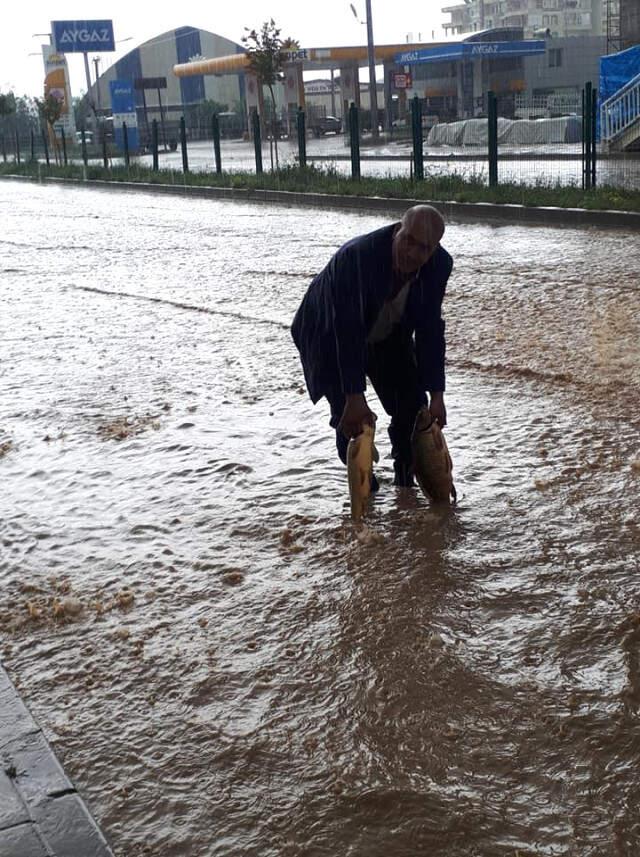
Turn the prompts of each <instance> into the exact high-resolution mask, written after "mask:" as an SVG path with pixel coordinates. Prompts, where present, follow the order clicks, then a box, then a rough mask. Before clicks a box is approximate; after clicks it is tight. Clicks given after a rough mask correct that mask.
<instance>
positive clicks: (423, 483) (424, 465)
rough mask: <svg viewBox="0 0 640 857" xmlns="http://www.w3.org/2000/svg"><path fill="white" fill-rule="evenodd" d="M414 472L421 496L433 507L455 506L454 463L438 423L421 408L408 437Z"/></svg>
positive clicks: (426, 409)
mask: <svg viewBox="0 0 640 857" xmlns="http://www.w3.org/2000/svg"><path fill="white" fill-rule="evenodd" d="M411 451H412V454H413V470H414V474H415V477H416V479H417V480H418V484H419V485H420V487H421V488H422V490H423V492H424V493H425V494H426V496H427V497H429V498H430V499H431V500H433V501H434V502H435V503H451V502H454V503H455V502H456V496H457V495H456V489H455V485H454V484H453V473H452V471H453V463H452V461H451V456H450V455H449V449H448V447H447V442H446V440H445V439H444V434H443V433H442V429H441V428H440V426H439V425H438V423H437V422H436V421H435V420H434V419H433V418H432V416H431V413H430V412H429V408H428V407H427V406H426V405H424V406H423V407H422V408H420V410H419V411H418V414H417V416H416V421H415V424H414V427H413V433H412V435H411Z"/></svg>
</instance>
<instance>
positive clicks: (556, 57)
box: [548, 48, 562, 68]
mask: <svg viewBox="0 0 640 857" xmlns="http://www.w3.org/2000/svg"><path fill="white" fill-rule="evenodd" d="M548 56H549V68H560V67H561V66H562V48H550V49H549V54H548Z"/></svg>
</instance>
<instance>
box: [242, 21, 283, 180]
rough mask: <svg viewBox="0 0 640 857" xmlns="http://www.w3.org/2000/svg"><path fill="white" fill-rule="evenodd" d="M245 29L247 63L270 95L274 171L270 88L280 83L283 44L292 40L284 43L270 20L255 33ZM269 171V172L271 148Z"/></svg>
mask: <svg viewBox="0 0 640 857" xmlns="http://www.w3.org/2000/svg"><path fill="white" fill-rule="evenodd" d="M245 30H246V32H247V35H246V36H243V37H242V44H243V45H244V48H245V54H246V56H247V60H248V61H249V68H250V70H251V71H252V72H253V73H254V74H255V76H256V77H257V78H258V84H259V85H260V86H266V87H267V89H268V90H269V94H270V95H271V117H270V118H271V138H272V140H273V142H274V143H275V149H276V169H278V167H279V164H278V126H277V111H276V98H275V95H274V94H273V86H274V84H275V83H277V82H278V81H281V80H284V64H285V62H286V53H285V51H286V48H285V44H291V43H292V40H291V39H287V41H286V43H285V42H284V41H283V40H282V39H281V38H280V32H281V30H280V28H279V27H276V24H275V21H274V20H273V18H271V19H270V20H269V21H265V22H264V24H263V25H262V28H261V30H260V31H259V32H257V31H256V30H249V28H248V27H245ZM271 169H272V170H273V149H272V148H271Z"/></svg>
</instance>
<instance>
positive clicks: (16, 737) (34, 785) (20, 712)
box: [0, 666, 113, 857]
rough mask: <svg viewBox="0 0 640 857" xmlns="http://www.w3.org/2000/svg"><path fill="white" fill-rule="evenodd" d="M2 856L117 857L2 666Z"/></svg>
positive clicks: (0, 756) (0, 827)
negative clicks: (114, 856)
mask: <svg viewBox="0 0 640 857" xmlns="http://www.w3.org/2000/svg"><path fill="white" fill-rule="evenodd" d="M0 763H1V764H0V855H2V857H113V854H112V851H111V849H110V848H109V846H108V845H107V843H106V841H105V839H104V837H103V835H102V833H101V832H100V830H99V829H98V827H97V825H96V823H95V821H94V820H93V819H92V818H91V816H90V815H89V812H88V810H87V808H86V806H85V805H84V803H83V801H82V798H81V797H80V795H79V794H78V793H77V791H76V789H75V787H74V785H73V783H72V782H71V781H70V780H69V779H68V778H67V776H66V775H65V773H64V771H63V770H62V767H61V765H60V763H59V762H58V760H57V759H56V757H55V756H54V754H53V751H52V750H51V747H50V746H49V744H48V743H47V740H46V738H45V736H44V734H43V732H42V730H41V729H40V727H39V726H38V724H37V723H36V722H35V720H34V719H33V717H32V716H31V715H30V714H29V711H28V710H27V708H26V707H25V705H24V703H23V702H22V700H21V699H20V697H19V696H18V693H17V691H16V689H15V687H14V686H13V684H12V683H11V681H10V680H9V677H8V676H7V674H6V672H5V671H4V669H3V668H2V666H0Z"/></svg>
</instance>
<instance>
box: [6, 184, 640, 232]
mask: <svg viewBox="0 0 640 857" xmlns="http://www.w3.org/2000/svg"><path fill="white" fill-rule="evenodd" d="M0 178H4V179H8V180H12V181H28V182H33V183H36V184H50V183H53V184H67V185H71V186H73V187H90V188H94V189H101V190H127V191H144V192H146V193H149V192H151V193H164V194H170V195H176V196H192V197H197V198H200V199H228V200H235V201H242V202H268V203H276V204H279V205H298V206H315V207H319V208H338V209H356V210H361V211H362V210H364V211H393V212H399V213H403V212H404V211H406V210H407V208H411V206H413V205H432V206H433V207H434V208H437V209H438V211H440V212H441V213H442V214H443V215H445V216H446V217H448V218H450V219H452V220H475V221H478V220H479V221H482V222H486V221H488V220H495V221H501V222H508V223H516V224H523V223H526V224H539V225H542V226H549V225H554V226H610V227H615V228H625V229H626V228H631V229H638V230H640V212H635V211H613V210H610V209H604V210H590V209H586V208H559V207H557V206H527V205H518V204H516V203H501V204H499V203H493V202H443V201H441V200H427V199H392V198H388V197H380V196H346V195H342V194H325V193H304V192H302V191H286V190H248V189H244V188H224V187H203V186H200V185H178V184H176V185H167V184H150V183H145V182H119V181H111V182H109V181H104V180H102V179H87V180H86V181H85V180H82V179H65V178H56V177H53V176H50V177H44V176H43V177H41V178H40V179H38V178H36V177H32V176H7V175H5V176H0Z"/></svg>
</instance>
